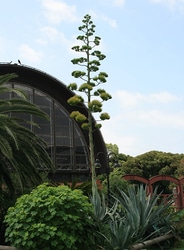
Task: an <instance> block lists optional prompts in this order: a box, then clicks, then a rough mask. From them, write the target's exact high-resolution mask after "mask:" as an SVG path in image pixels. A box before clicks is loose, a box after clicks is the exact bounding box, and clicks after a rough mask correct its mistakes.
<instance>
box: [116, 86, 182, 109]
mask: <svg viewBox="0 0 184 250" xmlns="http://www.w3.org/2000/svg"><path fill="white" fill-rule="evenodd" d="M116 96H117V98H118V100H119V101H120V105H121V106H123V107H135V106H137V105H139V104H143V103H144V104H145V105H147V104H150V103H152V104H153V103H157V104H159V103H162V104H168V103H170V102H175V101H179V98H178V97H177V96H175V95H173V94H171V93H168V92H160V93H151V94H148V95H144V94H141V93H131V92H128V91H123V90H122V91H118V92H117V93H116Z"/></svg>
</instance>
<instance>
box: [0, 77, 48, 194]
mask: <svg viewBox="0 0 184 250" xmlns="http://www.w3.org/2000/svg"><path fill="white" fill-rule="evenodd" d="M15 77H17V75H16V74H6V75H2V76H0V96H1V94H4V93H8V92H12V91H13V92H14V94H15V96H16V97H15V98H13V99H4V98H0V190H2V189H6V188H7V189H8V190H9V191H10V192H11V193H14V191H15V186H16V185H18V184H17V183H19V185H20V186H21V188H22V189H23V188H24V187H27V186H29V185H33V186H34V185H38V184H40V183H41V182H42V175H41V174H40V171H42V172H44V171H50V170H51V169H52V168H53V165H52V162H51V159H50V157H49V155H48V153H47V152H46V143H45V142H44V141H43V140H42V139H41V138H39V137H38V136H36V135H35V134H34V133H33V132H31V131H30V130H29V129H27V128H26V127H24V126H23V125H21V123H25V122H26V121H25V120H23V119H21V118H20V117H19V118H16V114H18V113H20V114H22V113H26V114H30V115H36V116H39V117H41V118H43V119H48V117H47V115H46V114H45V113H44V112H43V111H41V110H40V109H39V108H38V107H37V106H35V105H34V104H31V103H30V102H28V101H27V99H26V96H25V94H24V93H23V92H22V91H21V90H18V89H13V88H10V87H8V86H7V85H6V83H7V82H8V81H11V80H12V79H13V78H15ZM33 125H35V124H33ZM15 173H16V183H15V182H14V178H15V175H14V174H15Z"/></svg>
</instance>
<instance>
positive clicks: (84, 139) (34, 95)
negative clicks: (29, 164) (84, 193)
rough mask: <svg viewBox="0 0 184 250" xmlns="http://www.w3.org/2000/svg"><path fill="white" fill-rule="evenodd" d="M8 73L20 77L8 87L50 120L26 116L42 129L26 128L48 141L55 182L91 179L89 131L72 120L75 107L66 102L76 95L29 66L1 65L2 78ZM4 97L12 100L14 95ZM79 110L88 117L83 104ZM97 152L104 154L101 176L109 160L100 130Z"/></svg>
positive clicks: (96, 141) (60, 83)
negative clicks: (45, 114)
mask: <svg viewBox="0 0 184 250" xmlns="http://www.w3.org/2000/svg"><path fill="white" fill-rule="evenodd" d="M7 73H16V74H17V75H18V77H17V78H14V79H13V80H12V81H11V82H9V83H8V85H10V86H11V87H16V88H19V89H22V90H24V91H25V92H26V93H27V95H28V98H29V100H30V102H32V103H34V104H36V105H37V106H39V107H40V108H41V109H42V110H43V111H45V112H46V113H47V114H48V116H49V117H50V120H49V121H47V120H43V119H41V118H37V117H32V116H30V115H27V114H25V119H27V120H31V121H34V122H36V123H37V124H38V125H39V128H38V127H35V126H31V125H28V124H26V125H25V126H27V127H28V126H29V128H30V129H31V130H32V131H34V132H35V133H36V134H37V135H38V136H40V137H41V138H43V139H44V140H45V141H46V142H47V145H48V152H49V154H50V156H51V158H52V160H53V162H54V164H55V166H56V172H55V174H54V175H53V176H52V178H53V180H55V181H58V182H62V181H68V182H71V181H72V180H76V179H77V180H79V181H85V180H88V179H90V163H89V142H88V132H87V131H85V130H83V129H82V128H81V126H80V124H78V123H77V122H76V121H75V120H74V119H72V118H71V117H70V113H71V112H72V111H73V110H76V107H72V106H70V105H69V104H68V103H67V100H68V98H70V97H71V96H73V95H74V93H73V92H72V91H70V90H69V89H67V87H66V85H64V84H63V83H62V82H61V81H59V80H58V79H56V78H54V77H52V76H50V75H48V74H47V73H45V72H42V71H39V70H37V69H34V68H31V67H28V66H24V65H18V64H10V63H1V64H0V75H3V74H7ZM5 97H6V98H12V97H13V93H11V94H8V96H5ZM77 109H78V110H79V111H81V112H83V113H85V114H87V109H86V107H85V106H84V105H81V106H80V107H77ZM21 117H22V115H21ZM33 119H34V120H33ZM94 122H95V120H94ZM94 151H95V154H96V155H97V153H99V152H103V154H101V155H102V156H101V157H102V158H101V159H100V160H101V163H102V166H103V167H102V168H101V169H100V170H98V171H99V172H98V173H99V174H100V173H103V172H105V169H106V164H107V159H106V157H104V155H106V147H105V143H104V140H103V138H102V135H101V132H100V131H99V130H94ZM25 167H26V166H25Z"/></svg>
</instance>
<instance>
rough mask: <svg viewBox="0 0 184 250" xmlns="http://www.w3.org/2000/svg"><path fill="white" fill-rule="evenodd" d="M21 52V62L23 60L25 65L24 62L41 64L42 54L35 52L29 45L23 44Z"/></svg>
mask: <svg viewBox="0 0 184 250" xmlns="http://www.w3.org/2000/svg"><path fill="white" fill-rule="evenodd" d="M19 52H20V60H22V59H23V64H24V60H25V61H27V62H28V63H39V62H40V61H41V58H42V53H41V52H38V51H36V50H34V49H33V48H31V47H30V46H29V45H27V44H22V45H21V46H20V47H19Z"/></svg>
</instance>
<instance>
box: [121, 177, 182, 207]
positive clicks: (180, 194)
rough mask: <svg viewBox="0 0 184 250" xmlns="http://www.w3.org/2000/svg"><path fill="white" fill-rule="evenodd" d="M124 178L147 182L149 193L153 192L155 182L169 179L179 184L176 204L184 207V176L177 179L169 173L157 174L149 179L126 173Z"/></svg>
mask: <svg viewBox="0 0 184 250" xmlns="http://www.w3.org/2000/svg"><path fill="white" fill-rule="evenodd" d="M122 178H123V179H125V180H127V181H130V180H133V181H139V182H142V183H145V184H146V185H147V187H148V193H150V194H152V192H153V186H152V185H153V184H154V183H156V182H158V181H169V182H173V183H175V184H176V186H177V195H176V197H175V204H176V207H177V209H178V210H180V209H183V208H184V194H183V185H184V177H182V178H181V179H177V178H175V177H173V176H169V175H156V176H153V177H151V178H149V179H146V178H144V177H141V176H139V175H131V174H128V175H124V176H123V177H122Z"/></svg>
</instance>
